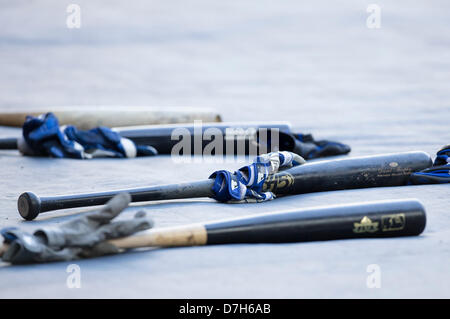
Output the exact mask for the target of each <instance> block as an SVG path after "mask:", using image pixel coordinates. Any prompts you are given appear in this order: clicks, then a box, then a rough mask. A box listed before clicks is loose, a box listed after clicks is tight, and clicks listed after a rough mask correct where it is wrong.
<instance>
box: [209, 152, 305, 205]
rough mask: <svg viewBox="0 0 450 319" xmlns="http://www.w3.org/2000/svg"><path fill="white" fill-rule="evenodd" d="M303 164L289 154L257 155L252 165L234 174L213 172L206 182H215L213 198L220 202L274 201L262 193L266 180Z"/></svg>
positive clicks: (224, 171)
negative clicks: (211, 179) (211, 180)
mask: <svg viewBox="0 0 450 319" xmlns="http://www.w3.org/2000/svg"><path fill="white" fill-rule="evenodd" d="M304 163H305V160H304V159H303V158H302V157H301V156H299V155H297V154H295V153H292V152H273V153H268V154H264V155H260V156H258V157H256V158H255V160H254V161H253V163H252V164H250V165H248V166H244V167H242V168H240V169H239V170H237V171H236V172H234V173H231V172H229V171H226V170H220V171H216V172H214V173H213V174H211V176H210V177H209V178H213V179H214V185H213V193H214V198H215V199H216V200H218V201H220V202H227V203H241V202H262V201H268V200H272V199H274V198H275V194H273V193H272V192H264V191H263V185H264V182H265V181H266V179H267V177H268V176H270V175H272V174H275V173H277V172H278V171H279V170H280V169H285V168H289V167H292V166H297V165H301V164H304Z"/></svg>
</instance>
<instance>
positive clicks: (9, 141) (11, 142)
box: [0, 137, 17, 150]
mask: <svg viewBox="0 0 450 319" xmlns="http://www.w3.org/2000/svg"><path fill="white" fill-rule="evenodd" d="M16 149H17V138H15V137H11V138H1V139H0V150H16Z"/></svg>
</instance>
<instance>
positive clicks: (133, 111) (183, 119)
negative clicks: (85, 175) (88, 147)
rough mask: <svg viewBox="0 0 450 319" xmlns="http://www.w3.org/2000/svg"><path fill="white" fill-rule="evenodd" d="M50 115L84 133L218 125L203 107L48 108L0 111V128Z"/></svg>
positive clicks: (18, 125)
mask: <svg viewBox="0 0 450 319" xmlns="http://www.w3.org/2000/svg"><path fill="white" fill-rule="evenodd" d="M48 112H52V113H54V114H55V116H56V117H57V118H58V121H59V124H60V125H69V124H70V125H75V126H76V127H78V128H79V129H82V130H88V129H91V128H94V127H97V126H107V127H116V126H130V125H149V124H170V123H192V122H193V121H195V120H201V121H203V122H221V118H220V115H219V114H217V113H216V112H214V111H212V110H210V109H205V108H188V107H178V108H177V107H159V108H156V107H138V106H79V107H75V106H72V107H48V108H42V109H30V110H23V111H7V110H3V111H0V125H6V126H17V127H21V126H22V125H23V123H24V122H25V118H26V116H27V115H32V116H38V115H41V114H43V113H48Z"/></svg>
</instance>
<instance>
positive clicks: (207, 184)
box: [17, 179, 214, 220]
mask: <svg viewBox="0 0 450 319" xmlns="http://www.w3.org/2000/svg"><path fill="white" fill-rule="evenodd" d="M213 184H214V181H213V180H211V179H208V180H204V181H198V182H190V183H179V184H171V185H162V186H150V187H144V188H135V189H123V190H117V191H111V192H103V193H90V194H75V195H65V196H53V197H39V196H37V195H35V194H34V193H32V192H25V193H23V194H21V195H20V196H19V198H18V200H17V209H18V210H19V214H20V215H21V216H22V217H23V218H24V219H26V220H33V219H35V218H36V217H37V216H38V215H39V214H41V213H44V212H48V211H51V210H58V209H66V208H76V207H88V206H97V205H103V204H106V203H107V202H108V200H110V199H111V198H113V197H114V196H115V195H117V194H119V193H124V192H126V193H129V194H130V195H131V201H132V202H147V201H154V200H168V199H182V198H198V197H212V186H213Z"/></svg>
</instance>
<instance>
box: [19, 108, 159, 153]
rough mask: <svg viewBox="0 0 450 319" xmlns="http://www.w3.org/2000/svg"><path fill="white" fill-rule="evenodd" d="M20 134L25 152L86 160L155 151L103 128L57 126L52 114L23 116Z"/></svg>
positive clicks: (56, 120)
mask: <svg viewBox="0 0 450 319" xmlns="http://www.w3.org/2000/svg"><path fill="white" fill-rule="evenodd" d="M22 133H23V139H20V140H19V143H18V146H19V150H20V151H21V152H22V153H23V154H25V155H34V156H51V157H56V158H77V159H89V158H94V157H118V158H131V157H136V156H149V155H156V154H157V151H156V149H155V148H153V147H151V146H143V145H136V144H135V143H134V142H133V141H131V140H130V139H127V138H124V137H121V136H120V135H119V134H118V133H117V132H114V131H112V130H111V129H109V128H107V127H97V128H94V129H91V130H89V131H82V130H78V129H77V128H76V127H74V126H66V127H60V126H59V123H58V119H57V118H56V117H55V116H54V115H53V114H52V113H47V114H43V115H40V116H38V117H33V116H27V118H26V121H25V123H24V124H23V130H22Z"/></svg>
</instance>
